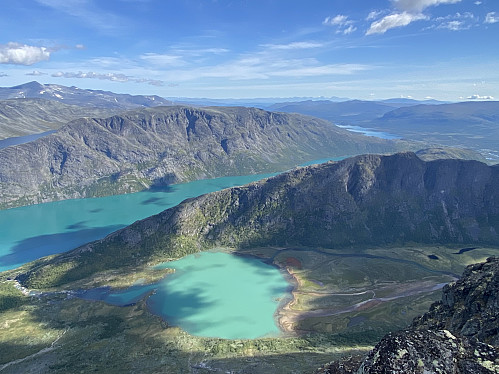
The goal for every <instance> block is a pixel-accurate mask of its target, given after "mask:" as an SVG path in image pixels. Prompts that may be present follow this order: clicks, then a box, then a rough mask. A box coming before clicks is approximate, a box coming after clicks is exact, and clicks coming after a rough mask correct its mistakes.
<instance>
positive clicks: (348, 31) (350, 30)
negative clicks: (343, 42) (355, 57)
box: [343, 25, 357, 35]
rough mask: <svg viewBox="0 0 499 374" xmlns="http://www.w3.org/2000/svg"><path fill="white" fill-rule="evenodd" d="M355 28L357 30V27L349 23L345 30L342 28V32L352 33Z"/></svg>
mask: <svg viewBox="0 0 499 374" xmlns="http://www.w3.org/2000/svg"><path fill="white" fill-rule="evenodd" d="M355 30H357V27H355V26H353V25H350V26H348V27H347V28H346V29H345V30H343V34H345V35H348V34H351V33H353V32H354V31H355Z"/></svg>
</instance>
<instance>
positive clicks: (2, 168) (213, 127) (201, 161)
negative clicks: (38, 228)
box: [0, 107, 407, 208]
mask: <svg viewBox="0 0 499 374" xmlns="http://www.w3.org/2000/svg"><path fill="white" fill-rule="evenodd" d="M406 145H407V144H406ZM401 147H403V145H401V144H400V143H397V142H394V141H387V140H383V139H377V138H374V137H365V136H362V135H358V134H353V133H351V132H348V131H346V130H343V129H340V128H338V127H336V126H334V125H332V124H331V123H329V122H326V121H323V120H319V119H314V118H311V117H306V116H302V115H295V114H283V113H271V112H266V111H263V110H259V109H254V108H205V109H195V108H190V107H156V108H144V109H141V110H136V111H131V112H127V113H125V114H120V115H114V116H112V117H109V118H81V119H77V120H75V121H72V122H70V123H68V124H67V125H66V126H64V127H62V128H61V129H60V130H59V131H58V132H56V133H54V134H51V135H49V136H46V137H44V138H41V139H38V140H36V141H33V142H30V143H27V144H21V145H18V146H13V147H8V148H5V149H2V150H0V208H1V207H3V208H9V207H14V206H19V205H27V204H33V203H40V202H46V201H52V200H60V199H65V198H80V197H92V196H103V195H110V194H118V193H127V192H134V191H138V190H142V189H145V188H149V187H151V186H158V185H167V184H170V183H176V182H186V181H191V180H195V179H204V178H214V177H220V176H229V175H244V174H254V173H259V172H268V171H281V170H285V169H286V168H289V167H293V166H295V165H298V164H300V163H303V162H306V161H310V160H314V159H318V158H323V157H335V156H344V155H352V154H359V153H366V152H393V151H394V150H396V149H400V148H401Z"/></svg>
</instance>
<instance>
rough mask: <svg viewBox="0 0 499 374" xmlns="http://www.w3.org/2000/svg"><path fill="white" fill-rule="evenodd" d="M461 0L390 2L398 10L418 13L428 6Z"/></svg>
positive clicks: (399, 0)
mask: <svg viewBox="0 0 499 374" xmlns="http://www.w3.org/2000/svg"><path fill="white" fill-rule="evenodd" d="M459 2H461V0H392V3H393V4H394V5H395V6H396V7H397V8H398V9H400V10H402V11H405V12H410V13H420V12H422V11H423V10H425V9H426V8H428V7H430V6H437V5H440V4H456V3H459Z"/></svg>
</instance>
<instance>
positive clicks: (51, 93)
mask: <svg viewBox="0 0 499 374" xmlns="http://www.w3.org/2000/svg"><path fill="white" fill-rule="evenodd" d="M19 98H21V99H26V98H31V99H47V100H55V101H60V102H62V103H65V104H70V105H78V106H85V107H94V108H113V109H120V110H125V109H132V108H137V107H153V106H160V105H171V104H172V102H171V101H169V100H166V99H163V98H162V97H159V96H156V95H148V96H144V95H128V94H117V93H114V92H109V91H100V90H86V89H82V88H78V87H74V86H73V87H67V86H61V85H58V84H40V83H38V82H35V81H33V82H29V83H25V84H21V85H19V86H14V87H0V100H5V99H19Z"/></svg>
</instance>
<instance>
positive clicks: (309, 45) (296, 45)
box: [262, 42, 324, 50]
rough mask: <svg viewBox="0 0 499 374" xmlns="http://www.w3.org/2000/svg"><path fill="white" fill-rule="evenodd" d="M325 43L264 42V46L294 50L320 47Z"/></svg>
mask: <svg viewBox="0 0 499 374" xmlns="http://www.w3.org/2000/svg"><path fill="white" fill-rule="evenodd" d="M323 45H324V44H322V43H315V42H294V43H289V44H263V45H262V47H266V48H270V49H281V50H292V49H309V48H319V47H322V46H323Z"/></svg>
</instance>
